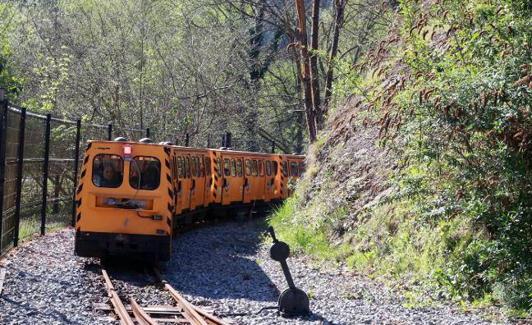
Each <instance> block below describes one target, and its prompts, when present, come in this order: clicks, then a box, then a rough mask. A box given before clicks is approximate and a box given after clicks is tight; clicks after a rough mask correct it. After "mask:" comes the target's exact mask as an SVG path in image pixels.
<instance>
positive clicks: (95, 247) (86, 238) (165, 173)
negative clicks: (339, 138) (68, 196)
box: [75, 139, 304, 261]
mask: <svg viewBox="0 0 532 325" xmlns="http://www.w3.org/2000/svg"><path fill="white" fill-rule="evenodd" d="M122 140H123V139H122ZM303 161H304V156H299V155H279V154H263V153H254V152H244V151H232V150H217V149H200V148H188V147H180V146H175V145H172V144H169V143H163V144H154V143H149V141H147V140H146V141H142V142H132V141H89V143H88V146H87V149H86V152H85V158H84V161H83V165H82V172H81V175H80V181H79V186H78V189H77V192H76V204H77V210H76V215H77V218H76V241H75V251H76V254H77V255H79V256H91V257H105V256H109V255H126V256H134V257H136V258H141V259H150V260H160V261H165V260H168V259H169V257H170V252H171V244H172V236H173V235H174V234H175V231H176V229H177V227H178V226H179V225H180V224H183V223H187V222H193V221H194V220H196V219H198V218H199V217H208V216H210V215H216V214H224V213H227V212H230V213H242V212H243V213H246V212H249V211H250V209H251V208H254V207H255V208H256V207H264V206H269V205H271V204H273V203H275V202H279V201H280V200H282V199H285V198H286V197H287V196H288V182H289V179H292V178H297V177H299V176H300V175H301V172H302V170H301V166H304V165H302V163H303ZM294 163H295V164H296V167H297V168H296V169H294V170H292V169H291V166H292V165H293V164H294Z"/></svg>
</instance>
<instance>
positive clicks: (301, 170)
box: [299, 162, 305, 175]
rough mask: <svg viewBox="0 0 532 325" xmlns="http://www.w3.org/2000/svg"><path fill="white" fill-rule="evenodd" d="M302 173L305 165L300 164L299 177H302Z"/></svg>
mask: <svg viewBox="0 0 532 325" xmlns="http://www.w3.org/2000/svg"><path fill="white" fill-rule="evenodd" d="M304 172H305V163H304V162H300V163H299V175H303V173H304Z"/></svg>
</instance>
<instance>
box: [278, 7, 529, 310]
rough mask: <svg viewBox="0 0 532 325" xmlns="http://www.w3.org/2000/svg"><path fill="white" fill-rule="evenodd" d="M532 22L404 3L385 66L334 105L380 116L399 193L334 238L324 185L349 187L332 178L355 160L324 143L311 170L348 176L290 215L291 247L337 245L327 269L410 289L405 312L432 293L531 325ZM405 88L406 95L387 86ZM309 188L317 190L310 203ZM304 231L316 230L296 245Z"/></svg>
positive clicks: (507, 12)
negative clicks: (349, 98) (337, 262)
mask: <svg viewBox="0 0 532 325" xmlns="http://www.w3.org/2000/svg"><path fill="white" fill-rule="evenodd" d="M530 13H531V11H530V7H529V4H528V2H527V1H524V0H523V1H517V0H515V1H510V0H507V1H498V2H494V1H488V0H475V1H468V2H464V1H445V2H438V3H437V4H431V5H426V2H425V1H410V0H404V1H402V3H401V6H400V13H399V16H400V17H399V18H400V19H401V23H400V24H399V25H398V26H393V27H392V28H391V31H390V33H391V36H392V37H397V38H398V39H399V40H400V41H398V42H396V43H393V44H392V45H388V48H387V49H386V51H384V50H382V49H381V50H379V51H378V52H379V53H381V52H384V53H385V55H384V57H383V58H380V57H379V58H378V61H379V62H375V60H377V59H376V57H377V56H376V55H373V56H372V57H370V58H368V59H367V60H366V62H367V63H368V65H371V69H372V70H373V69H374V71H372V72H369V73H368V71H367V70H369V68H368V69H367V70H362V71H352V72H350V71H349V68H345V69H344V70H345V74H343V76H342V77H343V78H345V80H339V81H337V82H336V86H337V87H338V89H337V91H338V93H346V94H348V90H349V88H350V87H351V92H352V93H353V94H355V95H358V96H359V97H361V98H363V99H364V100H365V101H366V102H367V103H368V104H370V105H371V106H372V107H373V108H374V110H373V112H372V113H369V114H366V117H368V118H369V119H370V120H380V121H381V122H382V123H381V125H382V131H383V132H382V134H383V140H386V141H384V142H383V143H384V144H385V146H386V147H387V148H389V149H391V150H392V151H391V152H393V155H394V156H395V157H397V164H398V167H399V168H397V169H395V170H394V171H393V173H392V179H391V181H392V183H393V184H394V185H395V186H396V187H397V191H394V192H393V193H394V194H393V195H391V196H390V197H389V198H388V200H386V201H384V202H381V203H380V204H378V205H375V206H372V207H371V208H369V209H359V210H356V211H353V210H349V209H348V210H347V211H346V213H345V215H348V217H347V222H346V223H345V224H347V225H350V226H349V227H348V229H347V230H344V231H343V232H341V233H342V240H338V239H337V238H336V239H335V236H337V235H338V232H334V231H331V229H334V228H335V223H336V220H337V219H338V218H336V217H334V218H333V217H330V216H331V210H330V209H323V207H324V206H327V205H328V204H331V203H330V202H329V201H334V200H335V199H336V198H335V197H334V196H331V195H330V194H329V192H328V191H331V189H332V188H334V186H328V185H327V184H324V183H323V179H324V177H325V176H326V175H327V174H328V173H329V174H331V175H329V176H327V177H329V178H331V179H335V178H340V179H346V178H345V177H346V175H344V174H342V173H340V172H338V171H337V170H336V169H342V167H343V166H342V164H341V161H342V159H344V155H345V153H343V152H344V151H345V148H343V147H342V145H341V144H337V145H335V146H334V147H333V148H325V149H322V147H323V143H320V144H319V146H320V148H319V149H318V151H319V152H320V155H321V156H320V160H318V161H317V162H316V163H315V164H314V165H311V166H310V167H309V168H310V169H312V170H321V169H322V168H324V166H330V165H327V164H325V162H326V161H330V160H334V161H337V162H338V166H335V170H329V171H320V172H318V173H316V172H313V174H312V175H311V176H310V179H306V180H305V182H304V183H302V184H300V186H299V187H298V191H297V193H298V198H296V199H294V201H290V203H288V204H289V206H291V207H292V208H291V209H292V210H290V211H285V210H283V209H284V208H282V209H281V210H280V211H279V212H278V213H277V214H276V215H275V216H274V218H273V219H272V222H275V220H277V219H278V218H281V219H284V220H290V222H286V223H285V225H288V226H287V227H286V229H287V231H288V232H289V233H287V237H288V238H289V242H290V243H292V244H296V243H298V242H299V243H300V244H296V245H297V246H298V247H300V248H301V249H302V250H305V251H308V252H312V249H307V248H306V247H308V244H307V242H310V241H311V240H319V241H321V242H326V243H329V245H328V247H329V248H331V249H332V251H333V253H330V254H326V256H329V257H331V256H332V257H334V258H335V259H338V257H339V256H341V257H342V258H344V257H345V261H346V263H347V264H348V265H350V266H351V267H353V268H355V269H357V270H359V271H363V272H367V273H368V274H372V275H375V276H377V275H379V276H383V277H385V278H388V279H392V280H393V281H394V282H392V283H395V282H396V281H397V280H401V282H402V283H404V286H405V287H407V288H408V289H405V290H406V291H407V292H408V293H407V300H408V301H409V302H408V303H407V304H419V301H418V298H419V297H421V296H427V293H429V296H430V297H431V298H432V299H434V300H437V299H440V298H441V297H448V298H452V299H455V300H457V301H461V302H463V303H470V304H471V305H472V306H485V305H487V304H492V303H495V304H502V305H504V306H505V307H506V308H508V309H510V310H511V311H510V314H514V315H526V314H529V313H530V311H531V308H532V295H531V293H532V259H531V258H530V257H531V256H532V251H531V247H532V241H531V239H530V234H531V233H532V182H531V180H532V165H531V163H532V112H531V110H530V102H531V101H530V91H531V85H532V83H531V80H532V77H531V76H532V66H531V63H530V46H531V40H532V31H531V29H530V19H529V17H530ZM395 45H397V46H395ZM372 60H374V61H372ZM340 71H342V69H340ZM364 75H366V77H362V76H364ZM395 80H399V81H401V80H402V82H401V83H400V84H401V86H400V87H389V85H390V84H392V83H393V82H394V81H395ZM372 114H373V115H372ZM359 115H360V117H361V118H365V117H362V116H361V115H364V114H359ZM342 135H343V134H342ZM337 136H338V135H337ZM344 136H345V135H344ZM354 136H357V135H356V134H355V135H354ZM338 152H340V153H338ZM343 170H344V172H345V168H343ZM349 176H350V177H364V175H359V174H352V175H349ZM333 183H334V182H333ZM334 184H335V186H340V187H342V188H343V189H344V190H348V191H349V190H355V189H350V188H345V187H346V185H345V183H334ZM305 186H310V187H311V188H314V189H315V188H316V187H318V188H321V190H317V191H316V190H312V191H313V192H311V193H312V194H313V195H309V194H308V193H309V190H308V189H305V188H304V187H305ZM335 204H340V205H342V202H339V203H338V202H335ZM316 207H321V208H322V210H321V211H322V212H319V213H318V212H317V211H318V210H317V209H316ZM287 213H293V216H292V217H291V218H290V217H289V216H286V215H285V214H287ZM283 215H284V216H283ZM281 216H283V217H281ZM312 225H319V227H312ZM279 226H281V227H282V224H280V225H279ZM300 229H306V231H309V229H311V230H312V231H311V232H310V233H309V234H307V235H306V236H302V238H298V237H294V238H291V237H290V236H291V234H290V232H291V231H292V230H295V231H294V233H297V231H300ZM333 242H334V243H335V244H334V245H333V244H332V243H333ZM339 242H343V243H344V244H349V248H348V249H344V248H343V247H344V246H343V244H338V243H339ZM339 248H341V249H342V250H343V251H342V253H339Z"/></svg>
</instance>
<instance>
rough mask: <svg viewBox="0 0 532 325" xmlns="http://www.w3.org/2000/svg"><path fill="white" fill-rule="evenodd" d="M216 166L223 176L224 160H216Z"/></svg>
mask: <svg viewBox="0 0 532 325" xmlns="http://www.w3.org/2000/svg"><path fill="white" fill-rule="evenodd" d="M216 166H217V168H218V173H220V174H222V159H220V158H218V159H216Z"/></svg>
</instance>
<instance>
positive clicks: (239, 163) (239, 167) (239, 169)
mask: <svg viewBox="0 0 532 325" xmlns="http://www.w3.org/2000/svg"><path fill="white" fill-rule="evenodd" d="M236 173H237V175H238V177H242V159H237V161H236Z"/></svg>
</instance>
